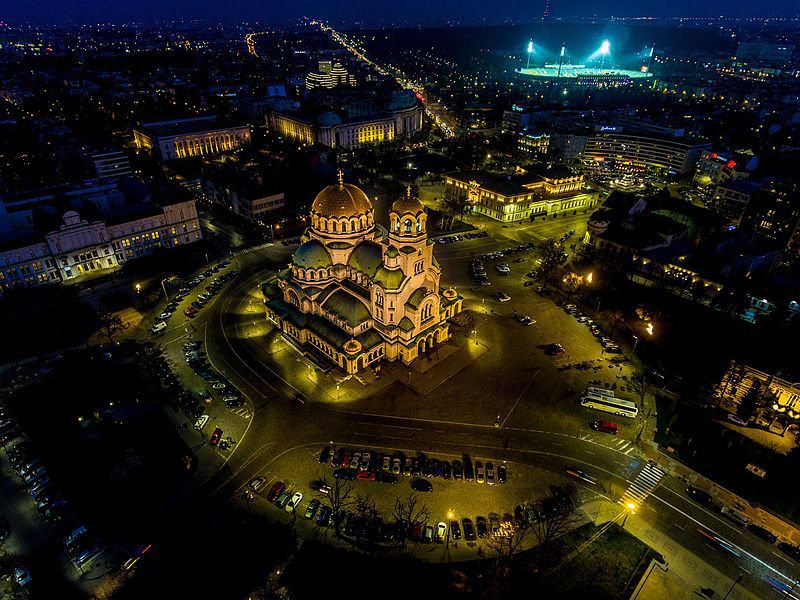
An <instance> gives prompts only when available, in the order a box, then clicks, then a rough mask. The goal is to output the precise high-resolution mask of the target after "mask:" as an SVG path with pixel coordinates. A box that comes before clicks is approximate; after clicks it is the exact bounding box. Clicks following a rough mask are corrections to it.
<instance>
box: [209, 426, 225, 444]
mask: <svg viewBox="0 0 800 600" xmlns="http://www.w3.org/2000/svg"><path fill="white" fill-rule="evenodd" d="M221 438H222V429H220V428H219V427H217V428H216V429H215V430H214V433H212V434H211V439H210V440H208V443H209V444H211V445H212V446H216V445H217V444H219V440H220V439H221Z"/></svg>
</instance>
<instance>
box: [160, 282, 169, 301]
mask: <svg viewBox="0 0 800 600" xmlns="http://www.w3.org/2000/svg"><path fill="white" fill-rule="evenodd" d="M168 279H169V277H165V278H164V279H162V280H161V289H162V290H164V299H165V300H166V301H167V302H169V295H168V294H167V285H166V284H167V280H168Z"/></svg>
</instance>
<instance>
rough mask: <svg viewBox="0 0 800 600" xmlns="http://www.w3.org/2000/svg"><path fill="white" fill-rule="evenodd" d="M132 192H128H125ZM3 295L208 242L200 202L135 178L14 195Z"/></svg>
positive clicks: (0, 258) (0, 241)
mask: <svg viewBox="0 0 800 600" xmlns="http://www.w3.org/2000/svg"><path fill="white" fill-rule="evenodd" d="M123 188H125V189H123ZM0 236H1V237H0V291H4V290H8V289H11V288H13V287H32V286H37V285H44V284H48V283H58V282H70V281H80V280H81V279H82V278H84V277H87V276H92V275H96V274H100V273H102V272H104V271H110V270H113V269H116V268H117V267H119V266H120V265H122V264H123V263H125V262H127V261H129V260H131V259H135V258H138V257H140V256H145V255H146V254H149V253H151V252H153V251H154V250H157V249H159V248H173V247H176V246H181V245H185V244H191V243H193V242H196V241H198V240H200V239H201V237H202V232H201V230H200V222H199V219H198V217H197V210H196V208H195V202H194V199H193V198H191V197H190V196H189V195H188V192H186V191H185V190H182V189H174V190H172V189H171V190H167V191H159V192H158V193H154V194H151V193H150V192H149V191H148V190H146V188H144V187H143V186H142V184H140V183H138V182H135V181H134V180H131V179H127V180H124V179H123V180H118V181H103V182H97V183H94V184H91V185H83V186H80V187H74V188H73V187H62V188H54V189H50V190H43V191H37V192H32V193H21V194H13V195H9V196H6V197H3V198H2V202H0Z"/></svg>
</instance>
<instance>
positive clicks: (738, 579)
mask: <svg viewBox="0 0 800 600" xmlns="http://www.w3.org/2000/svg"><path fill="white" fill-rule="evenodd" d="M742 577H744V573H739V576H738V577H737V578H736V581H734V582H733V583H732V584H731V587H729V588H728V591H727V592H725V595H724V596H723V597H722V600H725V598H727V597H728V595H729V594H730V593H731V592H732V591H733V588H735V587H736V585H737V584H738V583H739V582H740V581H741V580H742Z"/></svg>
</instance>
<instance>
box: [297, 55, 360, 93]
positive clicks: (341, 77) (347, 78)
mask: <svg viewBox="0 0 800 600" xmlns="http://www.w3.org/2000/svg"><path fill="white" fill-rule="evenodd" d="M357 83H358V82H357V81H356V77H355V75H352V74H351V73H349V72H348V71H347V68H346V67H344V66H343V65H342V63H339V62H336V63H333V64H331V61H329V60H321V61H319V71H312V72H311V73H309V74H308V75H306V89H307V90H313V89H317V88H326V89H333V88H336V87H341V86H355V85H356V84H357Z"/></svg>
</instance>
